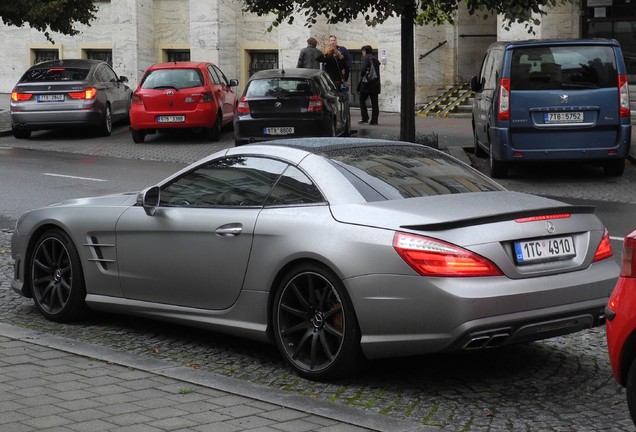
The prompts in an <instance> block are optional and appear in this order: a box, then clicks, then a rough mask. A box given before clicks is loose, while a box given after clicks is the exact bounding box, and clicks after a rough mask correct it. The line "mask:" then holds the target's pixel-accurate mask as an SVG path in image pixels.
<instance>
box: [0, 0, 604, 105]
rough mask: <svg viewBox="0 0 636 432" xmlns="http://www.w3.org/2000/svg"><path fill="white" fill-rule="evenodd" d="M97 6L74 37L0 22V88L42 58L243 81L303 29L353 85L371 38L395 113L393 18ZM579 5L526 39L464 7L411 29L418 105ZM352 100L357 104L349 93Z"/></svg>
mask: <svg viewBox="0 0 636 432" xmlns="http://www.w3.org/2000/svg"><path fill="white" fill-rule="evenodd" d="M582 1H588V2H589V1H594V0H582ZM595 1H598V0H595ZM98 6H99V12H98V14H97V16H98V18H97V20H95V21H93V22H92V23H91V25H90V26H79V27H78V28H79V29H80V30H81V33H80V34H79V35H77V36H74V37H70V36H64V35H60V34H56V33H53V34H52V36H53V39H54V41H55V43H54V44H51V43H50V42H49V41H47V39H46V38H45V37H44V35H43V33H41V32H39V31H36V30H33V29H30V28H26V27H21V28H17V27H11V26H5V25H3V24H0V35H1V37H2V40H3V41H4V42H3V45H4V49H3V50H2V52H0V57H1V61H0V92H4V93H8V92H10V91H11V90H12V88H13V86H14V85H15V83H16V82H17V80H18V79H19V78H20V76H21V74H22V73H23V72H24V71H25V70H26V69H27V68H28V67H29V66H31V65H32V64H34V63H35V62H37V61H40V60H44V59H48V58H60V59H63V58H107V59H108V60H109V61H110V62H111V64H112V65H113V68H114V69H115V71H116V72H117V73H118V74H120V75H126V76H127V77H128V78H129V80H130V85H131V86H132V87H134V86H136V84H137V82H138V80H139V79H140V77H141V75H142V73H143V71H144V70H145V69H146V68H147V67H148V66H150V65H151V64H153V63H157V62H161V61H168V60H179V59H191V60H193V61H204V60H205V61H212V62H213V63H215V64H217V65H218V66H219V67H220V68H221V69H222V70H223V71H224V72H225V74H226V76H227V77H228V78H237V79H239V81H240V83H241V84H243V83H245V82H246V80H247V79H248V77H249V75H250V74H251V73H252V72H253V71H255V70H258V69H263V68H272V67H294V66H295V64H296V60H297V58H298V54H299V51H300V49H301V48H303V47H304V46H306V40H307V38H308V37H309V36H314V37H316V38H317V39H318V40H319V41H320V42H321V44H320V45H319V48H321V47H323V46H324V44H325V43H327V41H328V37H329V35H330V34H335V35H336V36H337V37H338V41H339V44H340V45H343V46H345V47H347V48H348V49H349V50H350V51H351V52H352V54H354V60H356V63H355V64H354V73H353V80H354V82H355V81H356V80H357V78H358V77H359V74H356V71H355V67H356V65H358V62H359V56H360V47H362V46H363V45H371V46H372V47H373V48H374V49H375V50H376V51H377V53H378V58H379V59H380V60H381V62H382V68H383V69H382V74H381V76H382V94H381V95H380V96H381V97H380V106H381V109H382V110H384V111H399V107H400V67H401V63H400V57H401V52H400V46H401V45H400V20H399V18H392V19H389V20H388V21H387V22H385V23H384V24H382V25H380V26H377V27H368V26H366V25H365V23H364V22H363V21H361V20H359V21H356V22H353V23H350V24H346V23H343V24H337V25H327V24H326V23H318V24H316V25H314V26H313V27H311V28H308V27H306V26H305V25H304V17H303V16H302V15H300V16H298V17H296V20H295V23H294V24H293V25H287V24H284V25H280V26H278V27H275V28H274V29H273V30H272V31H271V32H268V31H267V28H268V27H269V26H270V25H271V23H272V21H273V18H272V17H258V16H256V15H252V14H247V13H244V12H242V9H241V7H242V2H241V1H239V0H110V1H99V2H98ZM582 10H583V9H582V8H581V6H580V5H579V4H578V2H576V1H575V2H574V3H573V4H568V5H567V6H562V7H560V8H558V9H554V10H550V11H549V14H548V15H547V17H544V18H543V20H542V23H541V25H540V26H538V27H537V28H536V34H535V35H534V36H529V35H528V33H527V31H526V30H525V28H524V27H523V26H522V25H515V26H513V27H512V28H511V29H508V30H506V29H504V26H503V23H502V22H501V20H500V19H498V18H497V17H495V16H490V17H489V18H488V19H484V18H483V17H475V16H470V15H469V14H468V13H467V11H466V10H463V9H460V10H459V11H458V15H457V22H456V24H455V25H450V24H449V25H444V26H417V27H415V52H414V56H415V74H416V76H415V82H416V86H417V89H416V102H417V103H422V102H424V101H425V100H426V98H427V96H429V95H432V94H434V93H435V92H437V90H438V89H440V88H443V87H445V86H447V85H448V84H451V83H455V82H458V81H467V80H469V79H470V77H471V76H472V75H474V74H475V73H476V72H477V70H478V69H479V66H480V62H481V58H482V56H483V53H484V51H485V48H486V47H487V46H488V45H489V44H490V43H492V42H494V41H496V40H511V39H527V38H529V37H536V38H553V37H554V38H556V37H558V38H564V37H574V38H578V37H581V29H580V23H581V14H582ZM352 87H353V88H355V85H353V86H352ZM239 90H242V86H241V87H240V89H239ZM352 98H353V100H354V102H355V99H356V95H355V94H352Z"/></svg>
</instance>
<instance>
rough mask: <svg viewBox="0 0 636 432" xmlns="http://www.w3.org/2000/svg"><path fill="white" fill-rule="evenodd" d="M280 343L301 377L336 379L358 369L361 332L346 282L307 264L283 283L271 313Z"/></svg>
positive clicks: (317, 266)
mask: <svg viewBox="0 0 636 432" xmlns="http://www.w3.org/2000/svg"><path fill="white" fill-rule="evenodd" d="M272 316H273V318H272V320H273V332H274V339H275V340H276V345H277V346H278V350H279V351H280V353H281V355H282V356H283V358H284V359H285V361H286V362H287V363H288V364H289V365H290V366H291V367H292V368H293V369H294V370H295V371H296V373H298V375H300V376H302V377H304V378H308V379H312V380H320V381H324V380H332V379H336V378H340V377H343V376H347V375H351V374H353V373H354V371H357V370H359V369H358V368H359V366H360V361H361V360H362V358H363V357H362V353H361V350H360V330H359V328H358V323H357V320H356V316H355V312H354V309H353V305H352V303H351V300H350V299H349V297H348V295H347V292H346V290H345V288H344V285H343V284H342V281H341V280H340V279H339V278H338V277H337V276H336V275H335V274H333V272H331V271H330V270H328V269H327V268H326V267H324V266H322V265H318V264H312V263H305V264H301V265H298V266H296V267H295V268H293V269H292V270H291V271H289V272H288V273H287V274H286V275H285V277H284V278H283V279H282V281H281V282H280V285H279V287H278V290H277V292H276V297H275V299H274V306H273V311H272Z"/></svg>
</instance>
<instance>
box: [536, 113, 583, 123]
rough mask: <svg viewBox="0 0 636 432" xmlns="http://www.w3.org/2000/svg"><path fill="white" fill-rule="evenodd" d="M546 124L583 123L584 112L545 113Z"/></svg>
mask: <svg viewBox="0 0 636 432" xmlns="http://www.w3.org/2000/svg"><path fill="white" fill-rule="evenodd" d="M544 121H545V122H546V123H583V112H582V111H566V112H551V113H545V115H544Z"/></svg>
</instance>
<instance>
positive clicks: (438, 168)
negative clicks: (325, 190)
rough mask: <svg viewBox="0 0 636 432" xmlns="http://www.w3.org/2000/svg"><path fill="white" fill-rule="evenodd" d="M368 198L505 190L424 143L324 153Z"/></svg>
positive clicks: (378, 198)
mask: <svg viewBox="0 0 636 432" xmlns="http://www.w3.org/2000/svg"><path fill="white" fill-rule="evenodd" d="M324 155H325V156H326V157H328V158H329V159H330V160H331V161H332V162H333V163H334V165H335V166H336V167H337V168H338V169H339V170H340V172H342V173H343V174H344V175H345V176H346V177H347V178H348V179H349V181H350V182H351V183H352V184H353V185H354V186H355V187H356V189H357V190H358V191H359V192H360V194H361V195H362V196H363V197H364V198H365V199H366V200H367V201H383V200H393V199H402V198H413V197H421V196H431V195H446V194H455V193H470V192H488V191H497V190H504V188H503V187H502V186H500V185H499V184H497V183H495V182H493V181H492V180H491V179H490V178H488V177H486V176H484V175H483V174H481V173H479V172H477V171H475V170H473V169H471V168H469V167H467V166H465V165H463V164H462V163H460V162H458V161H457V160H456V159H453V158H451V157H450V156H448V155H446V154H444V153H440V152H437V151H433V150H431V149H430V148H429V147H426V146H423V145H422V146H418V145H413V146H401V145H395V146H385V147H367V146H365V147H360V148H359V149H355V150H353V151H352V149H351V148H346V149H337V148H332V149H329V150H328V151H326V152H325V153H324Z"/></svg>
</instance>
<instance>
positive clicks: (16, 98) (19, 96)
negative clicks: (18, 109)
mask: <svg viewBox="0 0 636 432" xmlns="http://www.w3.org/2000/svg"><path fill="white" fill-rule="evenodd" d="M31 96H33V95H32V94H31V93H18V92H17V91H15V90H13V91H12V92H11V100H12V101H13V102H22V101H28V100H29V99H31Z"/></svg>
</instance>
